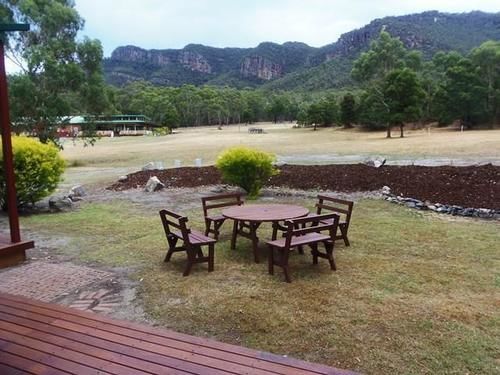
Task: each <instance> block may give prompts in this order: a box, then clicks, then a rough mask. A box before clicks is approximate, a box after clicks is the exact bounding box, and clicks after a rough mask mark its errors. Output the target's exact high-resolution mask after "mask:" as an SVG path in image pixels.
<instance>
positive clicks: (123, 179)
mask: <svg viewBox="0 0 500 375" xmlns="http://www.w3.org/2000/svg"><path fill="white" fill-rule="evenodd" d="M127 180H128V176H120V177H118V182H125V181H127Z"/></svg>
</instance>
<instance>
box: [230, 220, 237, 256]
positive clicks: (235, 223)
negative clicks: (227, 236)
mask: <svg viewBox="0 0 500 375" xmlns="http://www.w3.org/2000/svg"><path fill="white" fill-rule="evenodd" d="M237 235H238V220H234V221H233V235H232V236H231V250H234V249H236V236H237Z"/></svg>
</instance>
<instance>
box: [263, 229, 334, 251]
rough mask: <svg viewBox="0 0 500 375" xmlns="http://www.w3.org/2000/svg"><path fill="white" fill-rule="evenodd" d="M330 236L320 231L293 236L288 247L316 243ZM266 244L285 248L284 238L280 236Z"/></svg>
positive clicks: (328, 238) (326, 239) (327, 239)
mask: <svg viewBox="0 0 500 375" xmlns="http://www.w3.org/2000/svg"><path fill="white" fill-rule="evenodd" d="M329 240H330V236H327V235H325V234H320V233H308V234H305V235H303V236H298V237H293V238H292V240H291V242H290V247H295V246H302V245H307V244H310V243H318V242H321V241H329ZM267 244H268V245H271V246H274V247H279V248H285V244H286V238H280V239H279V240H274V241H269V242H267Z"/></svg>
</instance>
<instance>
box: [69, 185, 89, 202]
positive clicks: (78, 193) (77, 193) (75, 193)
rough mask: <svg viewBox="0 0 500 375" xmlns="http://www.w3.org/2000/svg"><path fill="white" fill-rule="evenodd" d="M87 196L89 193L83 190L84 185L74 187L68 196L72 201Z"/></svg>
mask: <svg viewBox="0 0 500 375" xmlns="http://www.w3.org/2000/svg"><path fill="white" fill-rule="evenodd" d="M85 195H87V193H86V192H85V189H84V188H83V186H82V185H76V186H73V187H72V188H71V189H70V191H69V194H68V196H69V197H70V198H71V199H73V198H74V197H77V198H81V197H84V196H85Z"/></svg>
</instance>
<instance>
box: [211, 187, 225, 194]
mask: <svg viewBox="0 0 500 375" xmlns="http://www.w3.org/2000/svg"><path fill="white" fill-rule="evenodd" d="M226 190H227V189H226V188H224V187H223V186H215V187H214V188H212V189H210V192H211V193H215V194H220V193H224V192H225V191H226Z"/></svg>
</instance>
